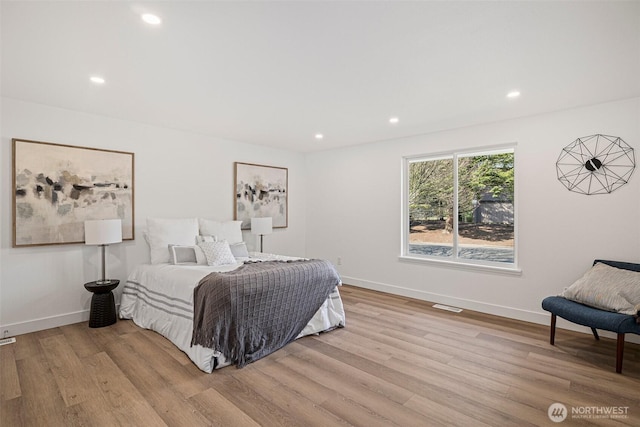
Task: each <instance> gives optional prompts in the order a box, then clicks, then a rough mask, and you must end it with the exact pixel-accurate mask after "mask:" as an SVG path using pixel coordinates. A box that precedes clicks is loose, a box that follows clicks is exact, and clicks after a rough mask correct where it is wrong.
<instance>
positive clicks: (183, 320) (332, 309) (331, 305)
mask: <svg viewBox="0 0 640 427" xmlns="http://www.w3.org/2000/svg"><path fill="white" fill-rule="evenodd" d="M251 259H252V260H261V261H270V260H288V259H298V258H292V257H285V256H281V255H270V254H259V253H252V254H251ZM241 265H242V263H238V264H234V265H225V266H217V267H210V266H205V265H171V264H155V265H151V264H143V265H139V266H137V267H136V268H135V269H134V270H133V271H132V272H131V274H130V275H129V277H128V279H127V283H126V284H125V287H124V290H123V293H122V299H121V302H120V318H121V319H132V320H133V321H134V322H135V323H136V325H138V326H140V327H142V328H145V329H151V330H153V331H156V332H158V333H159V334H161V335H163V336H164V337H166V338H168V339H169V340H170V341H171V342H172V343H173V344H175V345H176V346H177V347H178V348H179V349H180V350H182V351H183V352H185V353H186V354H187V356H189V358H190V359H191V360H192V361H193V363H195V365H196V366H197V367H198V368H200V369H201V370H203V371H204V372H209V373H210V372H212V371H213V369H217V368H221V367H224V366H227V365H229V364H230V363H229V362H228V361H226V360H225V358H224V356H222V354H220V353H219V352H216V351H214V350H212V349H210V348H206V347H202V346H200V345H194V346H191V336H192V333H193V290H194V289H195V287H196V286H197V285H198V283H199V282H200V280H201V279H202V278H203V277H205V276H206V275H207V274H209V273H211V272H223V271H232V270H235V269H236V268H238V267H240V266H241ZM344 324H345V314H344V307H343V305H342V299H341V298H340V294H339V291H338V288H337V287H336V288H335V290H334V291H333V292H332V293H331V294H330V295H329V297H328V298H327V300H326V301H325V302H324V303H323V304H322V306H321V307H320V309H318V311H317V312H316V314H315V315H314V316H313V318H312V319H311V321H310V322H309V323H308V324H307V326H305V328H304V329H303V331H302V332H301V333H300V335H298V338H300V337H302V336H305V335H311V334H316V333H319V332H322V331H326V330H330V329H333V328H336V327H338V326H344Z"/></svg>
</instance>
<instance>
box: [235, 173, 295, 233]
mask: <svg viewBox="0 0 640 427" xmlns="http://www.w3.org/2000/svg"><path fill="white" fill-rule="evenodd" d="M234 172H235V173H234V176H235V179H234V188H235V192H234V216H233V218H234V219H235V220H238V221H242V226H241V228H242V229H243V230H248V229H250V228H251V218H260V217H271V218H272V219H273V220H272V221H273V228H286V227H288V226H289V188H288V186H289V181H288V179H289V177H288V175H289V170H288V169H287V168H282V167H278V166H265V165H256V164H253V163H241V162H235V164H234Z"/></svg>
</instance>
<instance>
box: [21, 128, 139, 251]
mask: <svg viewBox="0 0 640 427" xmlns="http://www.w3.org/2000/svg"><path fill="white" fill-rule="evenodd" d="M12 143H13V174H12V181H13V182H12V194H13V197H12V199H13V247H21V246H41V245H63V244H70V243H82V242H84V221H85V220H91V219H117V218H119V219H121V220H122V239H123V240H133V238H134V229H133V228H134V218H133V214H134V209H133V208H134V197H133V191H134V186H133V179H134V172H133V166H134V154H133V153H128V152H124V151H113V150H101V149H97V148H88V147H77V146H72V145H63V144H53V143H50V142H39V141H30V140H24V139H13V140H12Z"/></svg>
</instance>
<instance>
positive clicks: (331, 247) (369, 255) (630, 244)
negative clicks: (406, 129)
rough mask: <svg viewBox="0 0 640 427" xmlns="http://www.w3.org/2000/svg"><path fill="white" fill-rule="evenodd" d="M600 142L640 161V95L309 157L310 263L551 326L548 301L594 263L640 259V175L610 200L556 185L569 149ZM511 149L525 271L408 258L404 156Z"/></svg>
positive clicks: (377, 285)
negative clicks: (324, 262)
mask: <svg viewBox="0 0 640 427" xmlns="http://www.w3.org/2000/svg"><path fill="white" fill-rule="evenodd" d="M522 102H526V100H525V99H523V100H522ZM596 133H601V134H607V135H615V136H619V137H622V138H623V139H624V140H625V141H626V142H627V143H628V144H630V145H631V146H632V147H634V148H635V151H636V160H637V161H638V162H640V98H635V99H630V100H626V101H620V102H613V103H607V104H601V105H596V106H591V107H588V108H580V109H574V110H569V111H563V112H556V113H551V114H545V115H540V116H535V117H529V118H523V119H517V120H509V121H504V122H498V123H492V124H487V125H483V126H473V127H468V128H462V129H456V130H452V131H446V132H438V133H434V134H429V135H422V136H415V137H411V138H404V139H398V140H392V141H385V142H379V143H374V144H367V145H362V146H357V147H352V148H346V149H339V150H331V151H326V152H320V153H314V154H311V155H308V156H307V171H308V175H307V184H308V186H309V190H310V192H309V195H310V196H309V197H308V199H307V224H308V231H307V256H310V257H319V258H327V259H330V260H333V261H334V262H336V261H337V258H338V257H341V258H342V265H341V266H339V267H338V268H339V270H340V273H341V274H342V276H343V280H344V282H345V283H350V284H356V285H360V286H363V287H367V288H372V289H377V290H382V291H386V292H392V293H398V294H403V295H408V296H412V297H416V298H421V299H425V300H428V301H434V302H440V303H445V304H452V305H455V306H459V307H463V308H468V309H474V310H478V311H483V312H487V313H493V314H498V315H503V316H508V317H513V318H517V319H523V320H528V321H534V322H538V323H545V324H546V323H547V322H548V319H549V317H548V314H544V311H543V310H542V309H541V308H540V302H541V300H542V299H543V298H544V297H546V296H549V295H555V294H558V293H559V292H560V291H562V289H563V287H566V286H568V285H570V284H571V283H572V282H573V281H574V280H576V279H577V278H578V277H580V276H581V275H582V273H583V272H584V271H586V270H587V269H588V268H589V267H590V265H591V262H592V261H593V259H595V258H604V259H614V260H626V261H631V262H640V176H639V175H640V171H639V170H636V171H635V173H634V175H633V176H632V177H631V180H630V182H629V184H627V185H624V186H622V187H621V188H620V189H618V190H617V191H615V192H613V193H611V194H608V195H592V196H586V195H581V194H577V193H573V192H569V191H568V190H567V189H566V188H565V187H564V186H563V185H562V184H560V183H559V182H558V180H557V178H556V169H555V163H556V160H557V158H558V155H559V154H560V151H561V150H562V148H563V147H565V146H566V145H568V144H569V143H571V142H573V141H574V140H575V139H576V138H578V137H583V136H588V135H592V134H596ZM511 142H516V143H517V149H516V162H517V163H516V164H517V171H516V179H517V183H516V186H517V187H516V191H517V198H518V200H517V203H518V220H519V242H518V246H519V260H520V262H519V264H520V267H521V269H522V274H521V275H520V276H513V275H502V274H498V273H491V272H478V271H467V270H461V269H456V268H452V267H441V266H435V265H433V264H423V263H420V264H418V263H411V262H406V261H400V260H399V259H398V256H399V254H400V234H401V231H400V204H401V198H400V197H401V159H402V157H403V156H408V155H417V154H424V153H431V152H441V151H448V150H453V149H465V148H472V147H483V146H490V145H495V144H503V143H511ZM559 326H564V327H567V326H569V325H567V324H566V323H562V322H560V323H559Z"/></svg>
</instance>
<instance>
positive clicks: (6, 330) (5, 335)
mask: <svg viewBox="0 0 640 427" xmlns="http://www.w3.org/2000/svg"><path fill="white" fill-rule="evenodd" d="M7 335H9V330H8V329H5V330H4V331H2V338H6V337H7Z"/></svg>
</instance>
